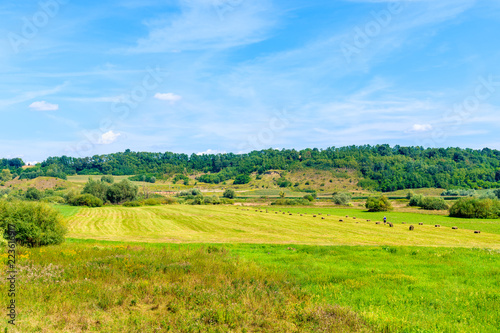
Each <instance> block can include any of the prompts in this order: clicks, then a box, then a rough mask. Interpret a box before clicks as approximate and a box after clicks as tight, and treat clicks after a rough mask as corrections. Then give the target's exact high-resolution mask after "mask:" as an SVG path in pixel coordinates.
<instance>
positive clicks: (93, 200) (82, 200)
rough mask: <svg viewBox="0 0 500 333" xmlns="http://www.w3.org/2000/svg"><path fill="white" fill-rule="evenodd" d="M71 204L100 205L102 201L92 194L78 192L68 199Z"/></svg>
mask: <svg viewBox="0 0 500 333" xmlns="http://www.w3.org/2000/svg"><path fill="white" fill-rule="evenodd" d="M68 203H69V204H70V205H71V206H87V207H102V205H103V202H102V200H101V199H99V198H98V197H95V196H93V195H92V194H88V193H86V194H80V195H77V196H75V197H73V198H72V199H71V200H69V201H68Z"/></svg>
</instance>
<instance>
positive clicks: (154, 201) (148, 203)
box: [142, 198, 163, 206]
mask: <svg viewBox="0 0 500 333" xmlns="http://www.w3.org/2000/svg"><path fill="white" fill-rule="evenodd" d="M162 202H163V200H161V199H160V198H149V199H146V200H143V201H142V203H143V204H144V205H146V206H159V205H161V204H162Z"/></svg>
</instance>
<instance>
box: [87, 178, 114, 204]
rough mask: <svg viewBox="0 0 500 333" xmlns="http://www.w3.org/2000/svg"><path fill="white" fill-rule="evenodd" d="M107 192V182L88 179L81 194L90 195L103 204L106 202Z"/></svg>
mask: <svg viewBox="0 0 500 333" xmlns="http://www.w3.org/2000/svg"><path fill="white" fill-rule="evenodd" d="M103 177H105V176H103ZM108 190H109V185H108V184H107V182H103V181H99V180H93V179H92V178H91V177H89V180H88V181H87V183H86V184H85V187H84V188H83V190H82V194H91V195H93V196H94V197H97V198H99V199H101V200H102V201H103V202H105V201H107V195H108Z"/></svg>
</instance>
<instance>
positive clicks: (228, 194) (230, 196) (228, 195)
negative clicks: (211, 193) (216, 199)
mask: <svg viewBox="0 0 500 333" xmlns="http://www.w3.org/2000/svg"><path fill="white" fill-rule="evenodd" d="M222 196H223V197H224V198H228V199H234V198H235V197H236V193H235V192H234V190H232V189H230V188H228V189H226V190H225V191H224V194H222Z"/></svg>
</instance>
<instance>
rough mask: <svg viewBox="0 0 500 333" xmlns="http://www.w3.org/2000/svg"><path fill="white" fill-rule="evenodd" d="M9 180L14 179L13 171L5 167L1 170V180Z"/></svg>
mask: <svg viewBox="0 0 500 333" xmlns="http://www.w3.org/2000/svg"><path fill="white" fill-rule="evenodd" d="M9 180H12V173H11V172H10V170H9V169H3V170H2V172H0V181H4V182H8V181H9Z"/></svg>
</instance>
